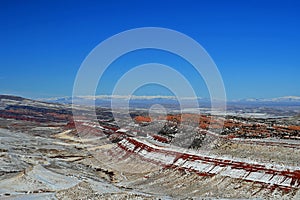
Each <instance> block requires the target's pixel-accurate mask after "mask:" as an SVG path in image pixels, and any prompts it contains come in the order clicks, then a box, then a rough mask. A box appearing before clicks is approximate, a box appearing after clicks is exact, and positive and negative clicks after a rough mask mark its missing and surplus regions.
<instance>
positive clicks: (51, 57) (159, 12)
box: [0, 0, 300, 99]
mask: <svg viewBox="0 0 300 200" xmlns="http://www.w3.org/2000/svg"><path fill="white" fill-rule="evenodd" d="M0 26H1V28H0V66H1V71H0V93H10V94H16V95H23V96H26V97H51V96H70V95H71V94H72V87H73V81H74V79H75V76H76V73H77V70H78V69H79V67H80V64H81V62H82V61H83V60H84V58H85V57H86V56H87V54H88V53H89V52H90V51H91V50H92V49H93V48H94V47H95V46H96V45H97V44H99V43H100V42H101V41H103V40H105V39H107V38H108V37H110V36H112V35H114V34H117V33H119V32H121V31H125V30H127V29H132V28H138V27H147V26H157V27H165V28H170V29H174V30H177V31H180V32H182V33H185V34H187V35H188V36H190V37H192V38H194V39H195V40H196V41H198V42H199V43H200V44H201V45H202V46H203V47H204V48H205V49H206V50H207V52H208V53H209V54H210V55H211V57H212V58H213V60H214V61H215V63H216V65H217V66H218V68H219V70H220V72H221V75H222V77H223V80H224V84H225V87H226V92H227V96H228V98H229V99H237V98H248V97H256V98H269V97H278V96H287V95H298V96H300V76H299V75H300V1H297V0H295V1H291V0H282V1H276V0H270V1H264V0H257V1H255V0H251V1H230V0H229V1H196V0H195V1H183V0H182V1H176V0H160V1H156V0H149V1H147V0H139V1H130V0H127V1H125V0H123V1H121V0H120V1H113V0H107V1H104V0H103V1H76V0H74V1H66V0H61V1H58V0H36V1H30V0H28V1H15V0H0ZM148 53H149V55H150V56H149V55H147V52H137V53H136V54H137V57H139V58H140V57H141V55H142V56H144V57H146V59H145V60H144V61H153V60H151V59H150V58H152V59H153V58H154V60H155V61H160V59H162V58H163V59H166V58H168V57H169V55H162V56H161V57H160V56H159V55H158V54H159V53H161V54H164V52H157V51H152V52H151V51H150V52H148ZM139 54H140V55H139ZM128 56H129V58H132V59H133V60H134V58H135V57H134V56H135V55H128ZM147 56H148V57H147ZM129 58H127V59H125V58H124V59H123V61H122V59H120V61H116V62H121V64H122V65H124V64H127V65H129V64H130V62H129V60H130V59H129ZM131 61H132V60H131ZM175 61H176V58H174V59H171V58H170V59H169V60H166V61H165V62H166V63H168V62H175ZM133 62H137V63H139V62H138V61H133ZM162 62H163V61H162ZM181 62H183V61H178V63H181ZM128 63H129V64H128ZM117 66H118V65H115V69H111V70H110V71H111V74H107V77H106V78H104V79H103V81H104V82H105V81H106V82H105V84H106V85H107V87H104V88H101V89H99V92H100V93H101V92H102V93H106V92H109V88H111V84H113V83H114V81H113V79H117V78H116V77H118V75H114V74H119V76H120V73H121V72H120V71H119V70H118V68H117ZM183 73H185V74H187V75H188V74H193V71H192V70H190V71H189V70H188V71H184V72H183ZM191 76H192V75H191ZM110 77H111V80H110ZM112 77H114V78H112ZM190 79H191V80H192V81H191V82H193V84H198V83H197V81H199V84H201V83H200V82H201V80H200V79H199V80H197V79H196V78H190ZM115 81H116V80H115ZM195 87H196V88H197V87H198V86H195ZM199 87H200V88H201V87H202V86H199ZM148 89H149V88H148ZM150 90H151V89H150ZM148 92H149V91H148ZM139 94H141V95H142V94H148V93H147V91H146V90H144V93H143V92H140V93H139ZM149 94H153V92H150V93H149ZM159 94H160V95H161V94H163V92H160V93H159ZM203 94H204V96H205V92H204V93H203ZM200 95H201V94H200Z"/></svg>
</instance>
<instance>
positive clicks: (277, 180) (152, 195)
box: [0, 95, 300, 200]
mask: <svg viewBox="0 0 300 200" xmlns="http://www.w3.org/2000/svg"><path fill="white" fill-rule="evenodd" d="M74 110H75V111H76V112H75V113H76V115H73V112H74ZM91 110H92V108H91V107H89V106H79V105H76V106H74V107H73V110H72V106H71V105H69V104H56V103H46V102H41V101H35V100H30V99H24V98H21V97H14V96H5V95H0V138H1V139H0V199H294V200H297V199H300V191H299V189H300V160H299V158H300V116H299V114H298V115H291V116H285V117H280V116H279V115H278V116H273V117H270V116H269V117H259V115H258V117H247V116H246V115H243V116H241V115H234V114H232V112H231V114H228V115H226V116H225V115H212V114H209V113H205V114H201V115H196V114H190V113H172V114H168V115H167V116H165V117H164V116H162V115H160V114H159V113H158V114H157V115H156V116H151V117H149V115H148V113H147V112H145V111H144V110H138V109H133V110H132V111H131V113H130V116H131V120H130V121H126V119H127V118H126V117H125V114H126V113H124V110H122V109H120V110H118V111H114V112H116V113H112V112H111V110H110V109H108V108H101V107H98V108H97V109H96V117H97V118H96V119H95V118H93V116H91V115H90V113H92V112H91ZM72 111H73V112H72ZM114 116H118V119H122V116H124V121H121V122H118V123H117V122H116V121H115V120H114ZM195 124H196V126H195Z"/></svg>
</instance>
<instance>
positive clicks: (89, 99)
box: [39, 95, 300, 105]
mask: <svg viewBox="0 0 300 200" xmlns="http://www.w3.org/2000/svg"><path fill="white" fill-rule="evenodd" d="M39 100H43V101H47V102H54V103H64V104H71V103H72V97H57V98H47V99H39ZM112 100H113V101H114V102H115V103H123V102H125V101H128V100H130V102H132V103H134V104H150V103H151V104H155V103H159V104H174V103H178V102H179V101H180V102H181V103H184V104H189V103H190V102H195V100H196V101H198V102H199V103H201V104H205V105H208V104H210V99H209V98H201V97H197V98H194V97H182V98H179V99H177V98H176V97H174V96H134V95H132V96H122V95H114V96H110V95H99V96H78V97H74V99H73V102H74V103H76V104H84V105H91V104H94V102H96V105H110V103H111V101H112ZM228 104H251V105H252V104H259V105H261V104H263V105H264V104H266V105H268V104H272V105H277V104H278V105H300V97H299V96H284V97H277V98H246V99H238V100H229V101H228Z"/></svg>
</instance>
